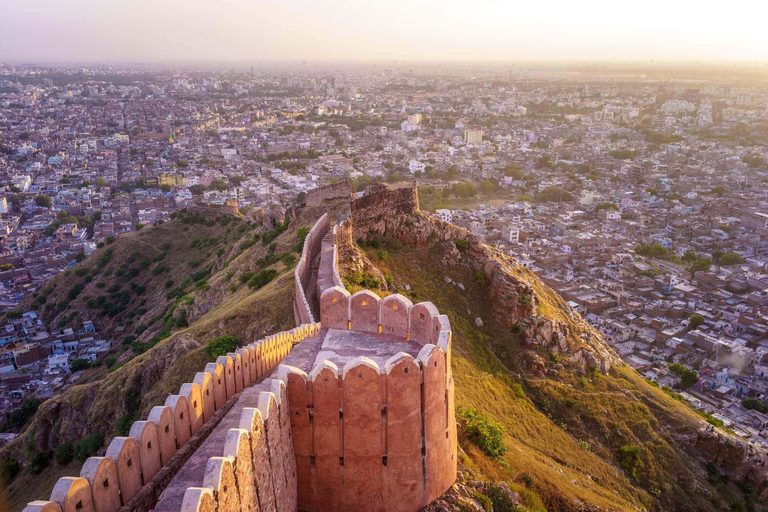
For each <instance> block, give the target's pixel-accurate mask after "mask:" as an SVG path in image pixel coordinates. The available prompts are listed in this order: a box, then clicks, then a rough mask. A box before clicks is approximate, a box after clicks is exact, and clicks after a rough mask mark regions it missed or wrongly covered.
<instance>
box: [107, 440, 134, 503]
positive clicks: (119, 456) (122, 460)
mask: <svg viewBox="0 0 768 512" xmlns="http://www.w3.org/2000/svg"><path fill="white" fill-rule="evenodd" d="M105 455H106V456H107V457H109V458H111V459H112V460H114V461H115V466H116V468H117V481H118V482H119V483H120V493H121V495H122V500H123V503H128V502H129V501H130V499H131V498H133V497H134V496H135V495H136V493H137V492H139V489H141V466H140V465H139V444H138V443H137V442H136V440H135V439H134V438H132V437H114V438H112V442H111V443H109V446H108V447H107V451H106V454H105Z"/></svg>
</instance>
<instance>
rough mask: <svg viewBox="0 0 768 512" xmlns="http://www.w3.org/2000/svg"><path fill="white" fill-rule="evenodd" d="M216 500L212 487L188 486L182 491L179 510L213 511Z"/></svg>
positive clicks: (189, 511) (192, 511)
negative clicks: (182, 496) (182, 495)
mask: <svg viewBox="0 0 768 512" xmlns="http://www.w3.org/2000/svg"><path fill="white" fill-rule="evenodd" d="M215 511H216V500H215V498H214V497H213V489H210V488H207V487H190V488H188V489H187V492H185V493H184V499H183V501H182V502H181V510H180V511H179V512H215Z"/></svg>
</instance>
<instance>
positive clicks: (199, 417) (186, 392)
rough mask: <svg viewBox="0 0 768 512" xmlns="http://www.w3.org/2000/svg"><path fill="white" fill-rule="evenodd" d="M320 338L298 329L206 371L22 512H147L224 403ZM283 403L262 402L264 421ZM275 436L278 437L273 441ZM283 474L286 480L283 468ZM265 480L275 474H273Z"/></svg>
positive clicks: (282, 437) (312, 327) (314, 328)
mask: <svg viewBox="0 0 768 512" xmlns="http://www.w3.org/2000/svg"><path fill="white" fill-rule="evenodd" d="M319 331H320V324H303V325H301V326H299V327H297V328H295V329H291V330H290V331H283V332H280V333H277V334H273V335H271V336H268V337H267V338H264V339H261V340H259V341H257V342H255V343H251V344H250V345H247V346H245V347H242V348H240V349H238V350H237V352H236V353H230V354H227V355H226V356H221V357H219V358H218V359H217V360H216V362H215V363H208V364H207V365H206V367H205V369H204V371H203V372H200V373H197V374H196V375H195V378H194V382H192V383H186V384H182V386H181V389H180V390H179V394H178V395H170V396H168V397H167V398H166V401H165V404H164V405H162V406H156V407H154V408H153V409H152V410H151V412H150V413H149V416H148V418H147V420H145V421H137V422H135V423H134V424H133V426H132V427H131V429H130V434H129V436H127V437H115V438H113V439H112V441H111V442H110V444H109V446H108V447H107V450H106V453H105V456H104V457H90V458H89V459H88V460H86V461H85V463H84V464H83V467H82V470H81V471H80V477H62V478H60V479H59V480H58V482H57V483H56V485H55V486H54V488H53V491H52V492H51V496H50V499H49V500H48V501H34V502H32V503H29V504H28V505H27V507H26V508H25V509H24V510H25V512H33V511H42V510H45V511H51V512H60V511H62V510H63V511H67V510H73V511H74V510H77V511H82V512H91V511H97V512H114V511H116V510H120V509H121V508H122V509H124V510H150V509H151V508H152V507H153V506H154V504H155V502H156V500H157V497H158V496H159V494H160V492H162V490H163V489H164V488H165V485H167V484H168V482H170V480H171V479H172V478H173V475H174V474H175V473H176V471H177V470H178V469H179V468H180V467H181V466H182V465H183V464H184V462H185V461H186V460H187V459H188V458H189V457H190V456H191V454H192V453H193V452H194V450H195V449H196V448H197V446H199V445H200V444H201V443H202V441H203V440H204V439H205V437H207V435H208V434H209V433H210V432H211V431H212V430H213V428H214V427H215V426H216V424H218V422H219V421H220V420H221V419H222V418H223V416H224V415H225V414H226V412H227V411H228V410H229V407H231V405H232V404H233V403H234V400H230V399H231V398H232V397H233V396H235V395H237V394H238V393H239V392H240V391H241V390H242V389H243V388H244V387H247V386H251V385H252V384H254V383H255V382H256V381H258V380H261V379H262V378H264V377H265V376H266V375H268V374H269V373H270V372H271V371H272V370H273V369H274V368H275V367H277V365H278V364H279V362H280V360H281V359H282V358H283V357H285V356H286V355H287V354H288V352H290V350H291V348H292V346H293V345H295V344H296V343H299V342H300V341H302V340H303V339H305V338H308V337H313V336H317V335H318V333H319ZM283 395H284V392H283V391H280V392H279V398H274V399H273V400H272V402H267V406H266V409H265V411H264V415H265V417H266V415H267V414H268V413H269V412H270V408H277V407H278V406H279V404H281V403H284V398H283ZM276 396H277V395H276ZM283 409H284V410H287V407H283ZM275 410H276V409H275ZM272 412H273V417H275V418H277V413H276V412H274V411H272ZM280 425H281V427H273V430H274V429H277V430H274V433H273V434H272V435H273V437H274V439H270V443H271V444H274V445H275V446H278V447H285V446H288V447H290V431H289V428H290V421H289V420H288V419H287V417H286V418H284V419H283V420H282V422H281V423H280ZM267 427H268V425H267V426H266V427H261V428H267ZM279 428H283V431H282V432H281V433H280V434H279V435H278V432H280V430H279ZM264 439H266V438H264ZM228 446H229V445H228ZM288 451H290V452H291V453H290V457H289V456H288V455H289V454H288V453H287V451H286V450H283V452H286V453H283V454H282V455H281V457H283V458H285V459H286V460H289V459H290V458H291V457H292V456H293V453H292V450H288ZM269 460H272V459H269ZM281 468H283V469H281V471H283V472H284V471H286V470H287V469H284V468H288V466H281ZM288 469H290V468H288ZM267 472H268V473H269V474H270V475H271V474H273V473H275V471H273V469H269V470H267ZM283 482H285V479H283ZM282 485H283V487H285V486H286V484H282ZM287 487H288V491H285V492H286V493H287V494H286V495H290V494H291V493H293V492H294V491H292V490H290V489H291V488H294V489H295V483H294V484H290V482H289V485H287ZM281 496H282V495H281ZM294 501H295V500H294ZM255 510H258V509H255ZM286 510H288V509H286ZM291 510H292V509H291Z"/></svg>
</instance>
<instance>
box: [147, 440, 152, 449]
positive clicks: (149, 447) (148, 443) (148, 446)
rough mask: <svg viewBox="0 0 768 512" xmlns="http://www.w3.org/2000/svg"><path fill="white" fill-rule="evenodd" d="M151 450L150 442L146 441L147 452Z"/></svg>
mask: <svg viewBox="0 0 768 512" xmlns="http://www.w3.org/2000/svg"><path fill="white" fill-rule="evenodd" d="M151 449H152V441H147V450H151Z"/></svg>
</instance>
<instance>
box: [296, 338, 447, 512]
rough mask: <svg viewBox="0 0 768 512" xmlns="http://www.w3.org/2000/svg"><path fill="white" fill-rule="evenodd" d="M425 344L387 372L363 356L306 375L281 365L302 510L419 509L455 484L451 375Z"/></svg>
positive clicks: (442, 357) (321, 365)
mask: <svg viewBox="0 0 768 512" xmlns="http://www.w3.org/2000/svg"><path fill="white" fill-rule="evenodd" d="M447 361H448V358H447V352H446V351H445V350H443V349H442V348H440V347H438V346H435V345H432V344H426V345H424V347H423V348H422V350H421V352H420V353H419V355H418V357H417V358H413V357H412V356H410V355H408V354H405V353H399V354H396V355H395V356H393V357H392V358H390V359H389V360H388V361H387V363H386V364H385V366H384V368H379V367H378V366H377V365H376V363H375V362H374V361H372V360H371V359H368V358H366V357H359V358H357V359H355V360H353V361H350V362H349V363H348V364H347V365H345V366H344V368H343V369H342V370H341V371H339V369H338V368H337V367H336V366H335V365H334V364H333V363H331V362H330V361H322V362H318V363H317V365H316V366H315V367H314V368H313V370H312V372H311V373H310V374H309V375H307V374H306V373H304V372H303V371H301V370H299V369H298V368H291V367H281V374H283V375H285V376H286V377H285V380H286V381H287V389H288V403H289V404H290V414H289V416H290V421H291V429H292V432H293V446H294V450H295V453H296V472H297V485H298V506H299V509H301V510H312V511H318V512H319V511H336V510H338V511H343V510H370V511H384V510H386V511H415V510H418V509H420V508H422V507H424V506H426V505H427V504H429V503H430V502H431V501H432V500H434V499H436V498H437V497H438V496H440V495H441V494H442V493H443V492H445V491H446V490H447V489H448V488H449V487H450V486H451V485H452V484H453V482H454V480H455V477H456V462H457V458H456V457H457V454H456V421H455V417H454V414H453V409H452V406H453V378H452V375H451V373H450V371H448V369H447Z"/></svg>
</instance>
